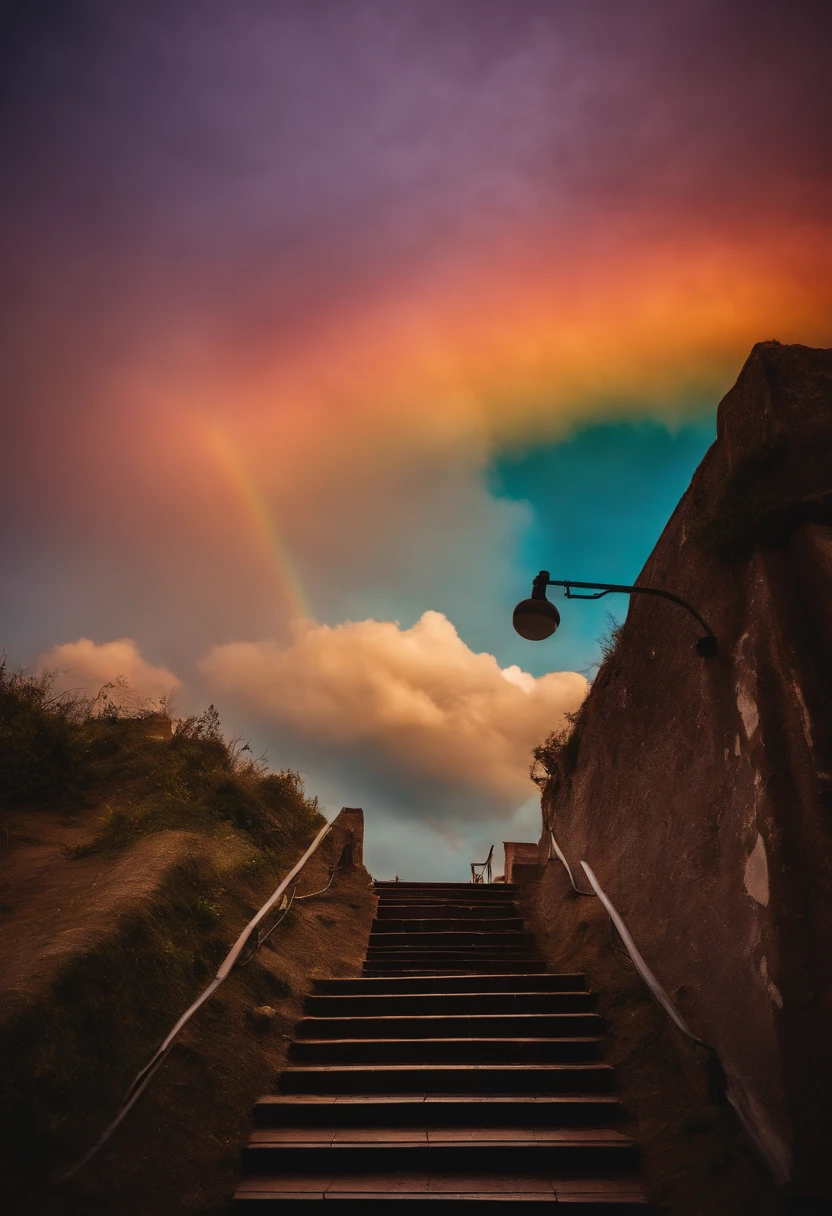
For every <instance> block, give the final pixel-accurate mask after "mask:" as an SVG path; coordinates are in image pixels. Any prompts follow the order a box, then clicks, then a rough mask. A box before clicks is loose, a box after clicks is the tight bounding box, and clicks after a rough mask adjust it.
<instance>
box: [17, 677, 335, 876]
mask: <svg viewBox="0 0 832 1216" xmlns="http://www.w3.org/2000/svg"><path fill="white" fill-rule="evenodd" d="M125 688H126V686H125V685H124V684H123V682H120V683H117V684H116V685H112V684H110V685H105V687H104V689H102V690H101V692H100V693H99V694H98V696H96V697H94V698H89V697H84V696H82V695H79V694H74V693H56V692H55V673H45V674H42V675H27V674H25V673H22V672H17V671H9V670H8V668H7V666H6V664H5V662H4V663H2V664H0V814H3V815H5V816H8V815H9V814H10V813H11V812H15V813H16V812H19V811H26V810H32V811H37V810H38V809H46V808H58V809H72V810H73V811H76V810H78V809H83V808H87V809H88V810H89V809H90V808H95V809H96V811H97V814H98V820H99V823H100V830H99V831H98V833H97V834H96V836H95V837H94V839H92V840H90V841H87V842H86V843H84V844H82V845H76V846H74V847H73V848H72V849H70V850H68V855H69V856H74V857H82V856H88V855H89V854H91V853H97V852H101V851H103V850H105V849H119V848H123V847H125V846H127V845H129V844H131V843H133V841H135V840H137V839H138V838H139V837H140V836H143V835H147V834H148V833H150V832H158V831H163V830H166V829H186V830H194V831H199V832H207V833H208V834H212V835H213V834H222V833H224V832H225V833H227V832H233V833H235V834H243V835H244V836H246V837H248V838H249V839H250V840H251V841H252V843H253V844H254V845H255V846H256V847H257V849H258V850H268V851H269V852H270V853H274V852H275V851H276V850H278V851H279V850H282V849H284V848H287V847H290V848H293V847H295V845H296V844H297V843H298V842H299V841H301V840H307V839H309V837H310V836H311V835H312V834H313V833H314V831H316V830H317V829H318V828H319V827H320V826H321V825H322V824H323V822H324V820H323V817H322V816H321V814H320V812H319V810H318V802H317V799H316V798H307V796H306V793H305V791H304V787H303V782H302V780H301V778H300V776H299V774H298V773H296V772H294V771H293V770H291V769H282V770H281V771H279V772H275V773H270V772H267V771H266V767H265V764H264V762H263V761H262V760H256V759H252V758H251V753H250V750H249V748H248V745H247V744H244V743H242V742H241V740H239V739H232V740H228V739H227V738H226V737H225V736H224V735H223V732H222V723H221V720H220V715H219V713H218V712H217V710H216V709H215V707H214V706H213V705H211V706H209V707H208V709H206V710H205V711H204V712H203V713H201V714H198V715H193V716H191V717H187V718H181V719H179V720H178V721H177V722H176V723H175V725H174V729H173V731H172V737H171V738H169V739H159V738H156V737H154V736H153V734H152V733H151V732H150V731H149V730H148V726H149V725H152V719H154V718H158V713H157V712H156V710H157V709H158V707H156V706H149V705H147V704H145V703H139V702H137V701H136V700H135V698H134V699H131V698H130V697H127V696H125V695H124V693H125ZM115 694H118V695H115ZM255 860H256V859H255Z"/></svg>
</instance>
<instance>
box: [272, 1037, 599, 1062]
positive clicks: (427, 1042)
mask: <svg viewBox="0 0 832 1216" xmlns="http://www.w3.org/2000/svg"><path fill="white" fill-rule="evenodd" d="M600 1042H601V1040H600V1039H599V1038H598V1036H597V1035H571V1036H564V1037H562V1038H557V1039H555V1038H539V1039H518V1038H513V1037H510V1038H479V1039H473V1038H459V1039H454V1038H447V1039H426V1038H420V1039H363V1038H362V1039H295V1040H294V1041H293V1042H292V1043H291V1045H290V1047H289V1058H290V1059H291V1060H293V1061H294V1062H296V1063H298V1064H521V1063H523V1064H525V1063H531V1064H560V1063H565V1062H567V1061H575V1060H579V1061H585V1060H597V1059H598V1057H599V1054H600V1051H599V1047H600Z"/></svg>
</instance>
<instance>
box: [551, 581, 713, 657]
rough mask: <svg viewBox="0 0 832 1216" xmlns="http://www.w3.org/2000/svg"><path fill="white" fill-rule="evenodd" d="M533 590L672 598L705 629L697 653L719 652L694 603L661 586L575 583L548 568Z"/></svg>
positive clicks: (570, 596)
mask: <svg viewBox="0 0 832 1216" xmlns="http://www.w3.org/2000/svg"><path fill="white" fill-rule="evenodd" d="M533 587H534V589H533V591H532V598H533V599H545V598H546V588H547V587H563V588H564V590H565V595H566V598H567V599H568V600H599V599H601V597H602V596H604V595H609V593H610V592H611V591H622V592H624V594H625V595H632V594H633V593H635V592H638V593H639V594H641V595H658V596H659V597H660V598H661V599H663V600H672V601H673V603H674V604H679V606H680V607H682V608H684V609H685V610H686V611H687V612H689V613H690V615H691V616H692V617H693V618H694V619H695V620H697V621H698V622H699V624H700V625H701V626H702V628H703V629H704V630H705V637H703V638H700V639H699V641H698V642H697V643H696V650H697V653H698V654H700V655H702V656H703V657H705V658H713V656H714V655H715V654H716V653H717V648H718V644H717V640H716V635H715V634H714V631H713V629H711V627H710V625H709V624H708V623H707V621H705V620H704V619H703V618H702V617H701V616H700V615H699V613H698V612H697V611H696V609H695V608H694V607H693V605H692V604H689V603H688V602H687V600H683V599H682V598H681V596H678V595H674V594H673V592H672V591H663V590H662V589H661V588H659V587H628V586H625V585H624V584H623V583H574V582H572V581H571V580H570V579H554V578H549V571H548V570H541V571H540V573H539V574H538V576H537V578H536V579H535V580H534V584H533ZM573 587H580V588H582V589H583V590H587V591H593V592H594V593H595V594H594V595H576V594H575V592H574V591H573V590H572V588H573Z"/></svg>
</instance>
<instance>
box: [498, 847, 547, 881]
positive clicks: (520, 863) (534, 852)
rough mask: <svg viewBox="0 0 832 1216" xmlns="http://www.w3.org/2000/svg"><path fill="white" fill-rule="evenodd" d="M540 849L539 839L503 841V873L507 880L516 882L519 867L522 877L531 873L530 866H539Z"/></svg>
mask: <svg viewBox="0 0 832 1216" xmlns="http://www.w3.org/2000/svg"><path fill="white" fill-rule="evenodd" d="M538 854H539V849H538V845H537V841H533V842H532V843H530V844H529V843H527V842H526V841H521V840H504V841H503V856H504V863H503V873H504V875H505V881H506V882H516V881H517V879H518V868H519V871H520V876H521V878H524V877H526V875H527V874H528V873H530V872H531V871H530V867H534V868H535V869H536V868H537V864H538Z"/></svg>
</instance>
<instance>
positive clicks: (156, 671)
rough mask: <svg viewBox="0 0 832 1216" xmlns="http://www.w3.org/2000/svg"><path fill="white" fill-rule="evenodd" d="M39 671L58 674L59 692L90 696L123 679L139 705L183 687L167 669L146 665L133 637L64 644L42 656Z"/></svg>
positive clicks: (128, 693) (128, 694)
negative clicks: (75, 690) (74, 691)
mask: <svg viewBox="0 0 832 1216" xmlns="http://www.w3.org/2000/svg"><path fill="white" fill-rule="evenodd" d="M37 669H38V670H39V671H47V670H49V671H57V673H58V675H57V680H56V685H57V687H58V689H59V690H62V689H69V688H73V689H76V688H77V689H79V690H80V691H81V692H83V693H86V694H88V695H91V696H95V694H96V693H97V692H98V691H99V689H100V688H101V687H102V686H103V685H104V684H108V683H112V682H115V681H116V680H121V681H123V682H124V684H126V685H127V689H128V690H129V692H127V693H126V695H127V696H128V697H129V696H134V697H135V699H136V700H137V701H139V702H141V701H144V700H146V699H151V700H155V699H157V698H158V697H159V696H160V695H161V694H162V693H172V692H176V691H177V690H179V689H180V688H181V687H182V683H181V681H180V680H179V679H178V677H177V676H175V675H174V674H173V672H172V671H169V670H168V669H167V667H154V666H153V664H152V663H148V662H146V661H145V659H143V658H142V654H141V651H140V650H139V648H138V646H137V645H136V643H135V642H134V641H133V639H132V638H117V639H116V640H115V641H113V642H93V641H91V640H90V639H89V638H79V639H78V641H77V642H64V643H63V644H62V645H59V646H53V647H52V649H51V650H48V651H46V653H45V654H42V655H41V656H40V658H39V659H38V662H37ZM123 695H125V694H122V696H123Z"/></svg>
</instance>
